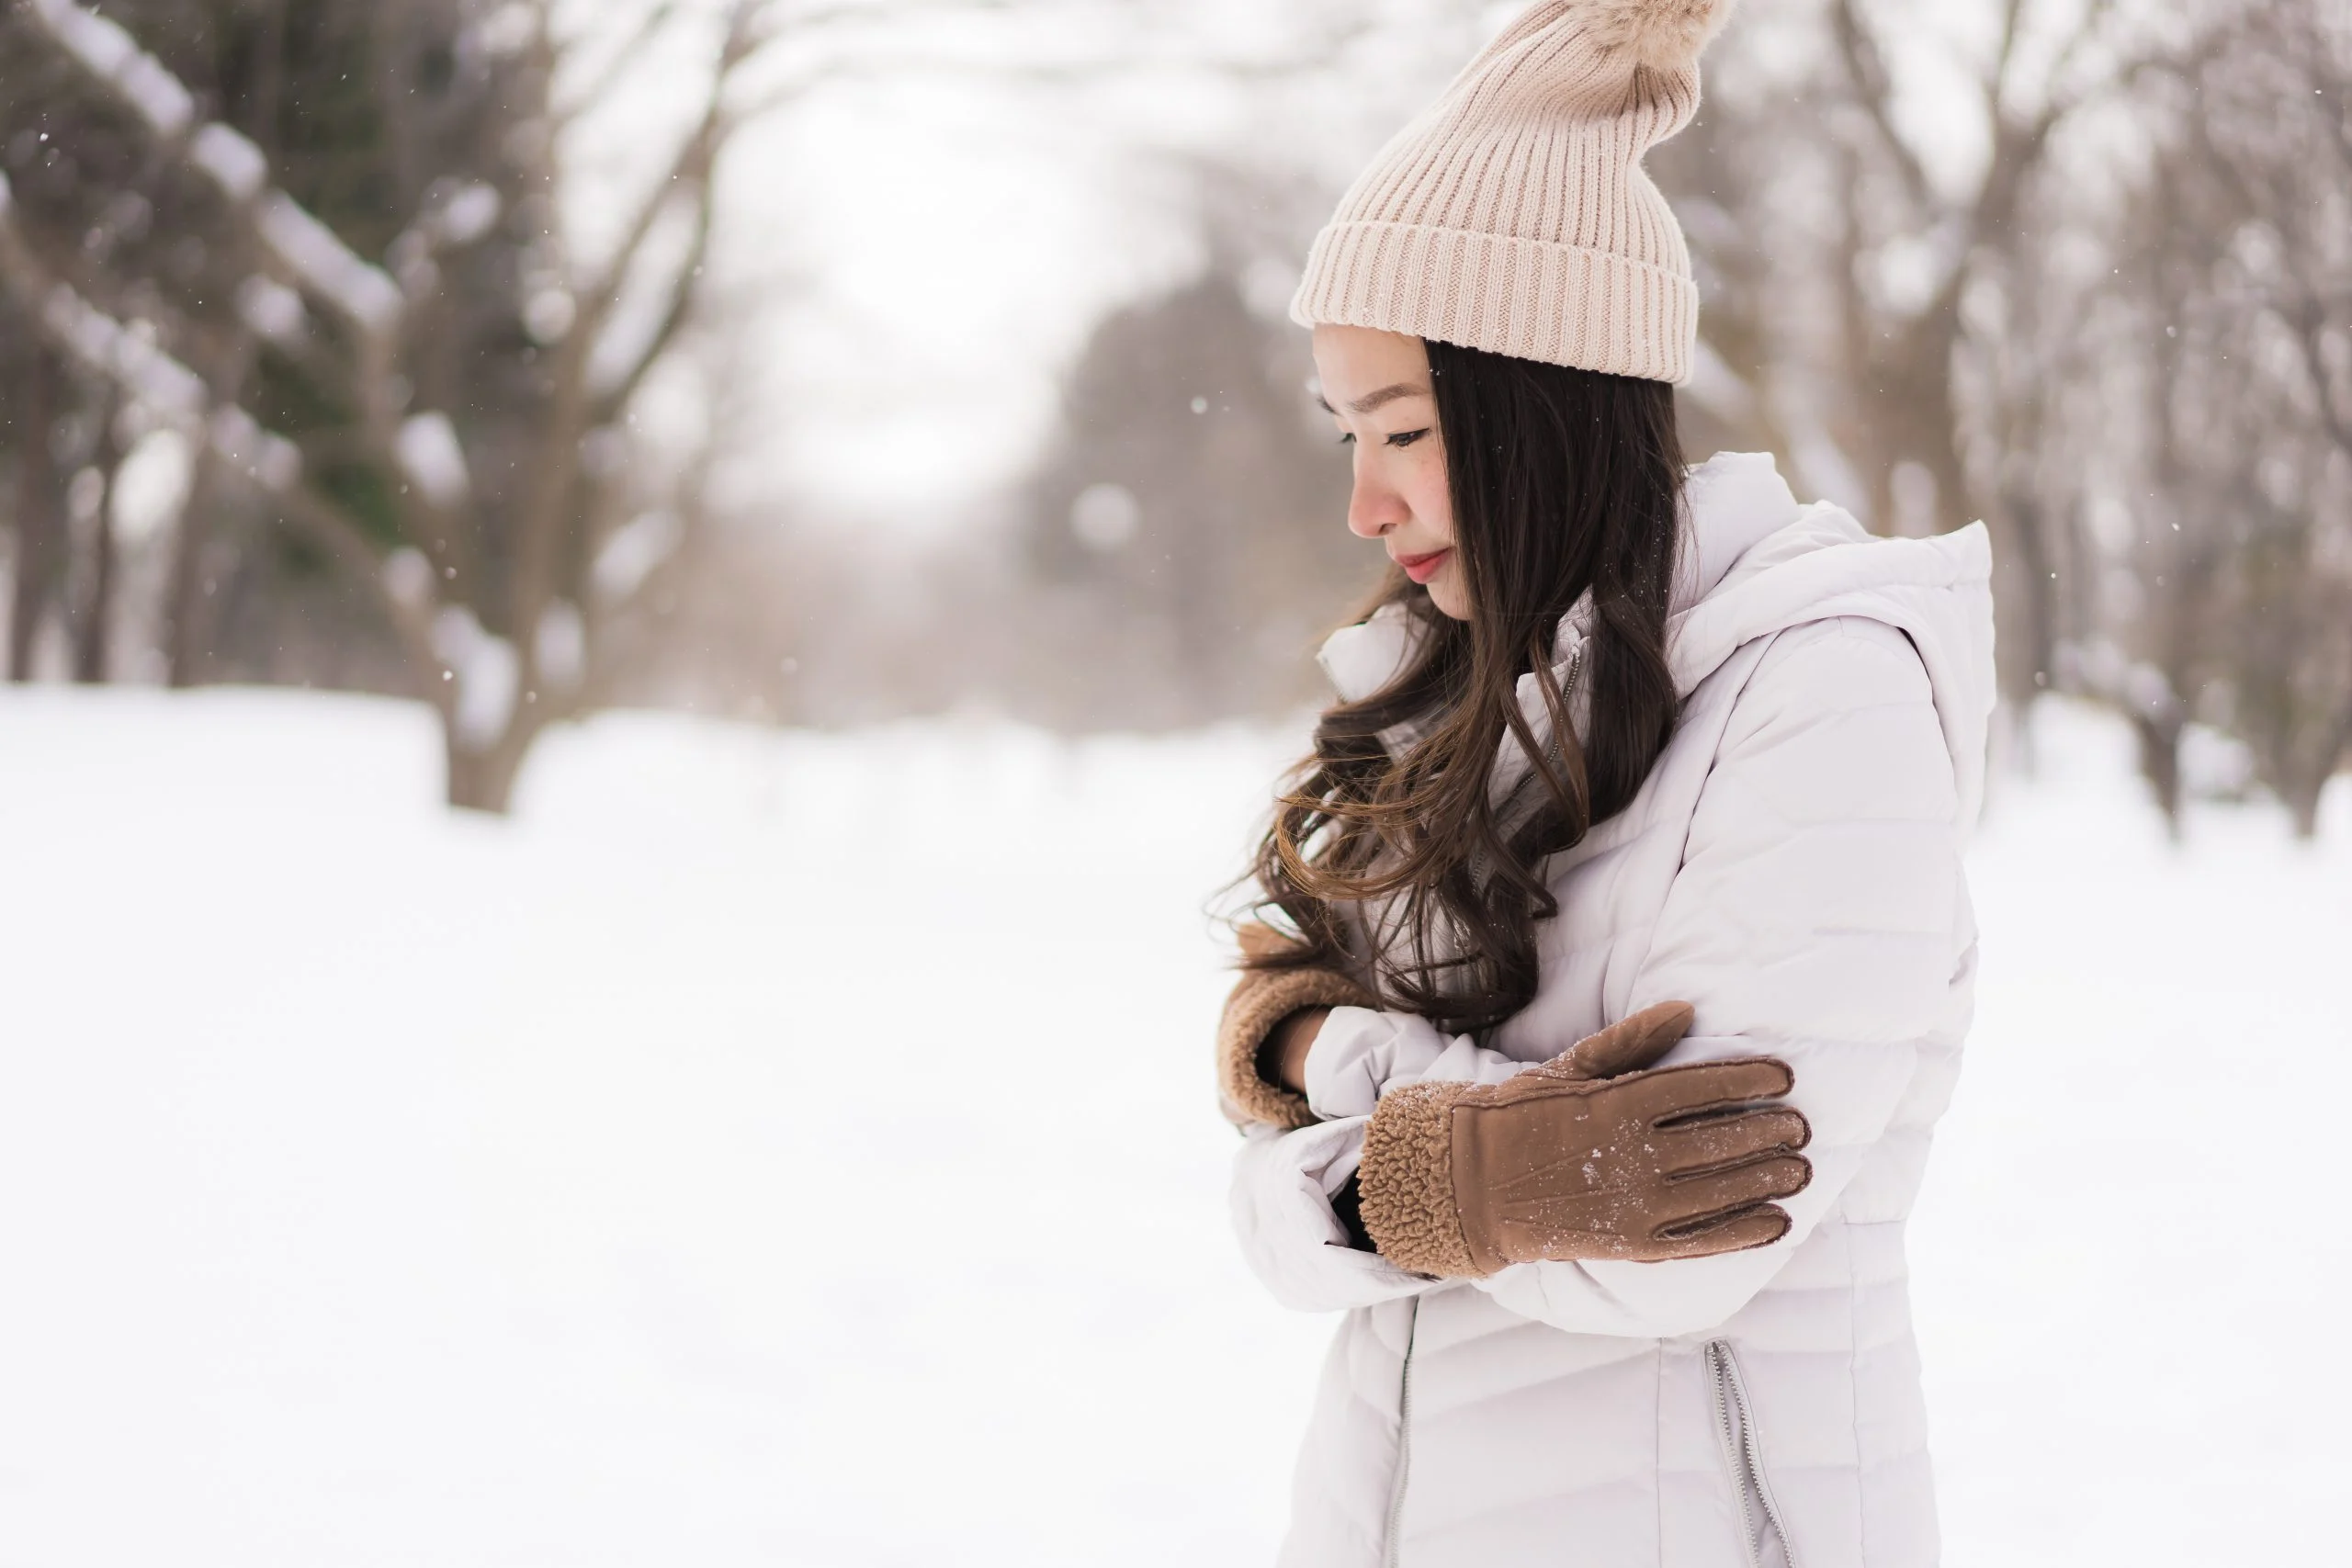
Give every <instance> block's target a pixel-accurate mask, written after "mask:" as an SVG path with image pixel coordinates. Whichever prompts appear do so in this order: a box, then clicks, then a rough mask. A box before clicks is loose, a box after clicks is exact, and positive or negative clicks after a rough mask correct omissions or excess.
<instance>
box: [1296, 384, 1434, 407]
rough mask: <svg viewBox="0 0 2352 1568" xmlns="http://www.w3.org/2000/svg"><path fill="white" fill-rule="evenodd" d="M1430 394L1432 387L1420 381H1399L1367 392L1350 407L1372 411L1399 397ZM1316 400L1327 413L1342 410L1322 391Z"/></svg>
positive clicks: (1423, 396) (1318, 393) (1424, 396)
mask: <svg viewBox="0 0 2352 1568" xmlns="http://www.w3.org/2000/svg"><path fill="white" fill-rule="evenodd" d="M1428 396H1430V389H1428V388H1427V387H1424V386H1422V385H1421V384H1420V383H1419V382H1417V381H1398V382H1396V383H1394V384H1392V385H1390V386H1386V387H1383V388H1381V389H1379V390H1378V391H1376V392H1366V393H1365V394H1364V395H1363V397H1361V398H1358V399H1357V400H1355V401H1354V402H1351V403H1350V404H1349V405H1348V407H1349V408H1350V409H1351V410H1352V411H1353V412H1357V413H1370V412H1372V411H1373V410H1374V409H1376V408H1379V407H1381V406H1382V405H1384V404H1386V403H1393V402H1395V401H1396V400H1397V399H1399V398H1412V397H1421V398H1426V397H1428ZM1315 400H1316V401H1317V402H1318V403H1320V404H1322V405H1323V412H1325V413H1328V414H1333V415H1336V414H1338V413H1339V412H1340V411H1339V410H1337V409H1335V408H1333V407H1332V406H1331V402H1330V400H1329V399H1328V398H1326V397H1324V396H1323V394H1321V393H1320V392H1317V394H1316V395H1315Z"/></svg>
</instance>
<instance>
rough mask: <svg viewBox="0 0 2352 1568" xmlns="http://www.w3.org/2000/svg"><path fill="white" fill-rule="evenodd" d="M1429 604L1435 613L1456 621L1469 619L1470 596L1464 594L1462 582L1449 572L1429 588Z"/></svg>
mask: <svg viewBox="0 0 2352 1568" xmlns="http://www.w3.org/2000/svg"><path fill="white" fill-rule="evenodd" d="M1429 595H1430V604H1434V605H1436V606H1437V612H1438V614H1439V615H1445V616H1448V617H1450V618H1451V619H1453V620H1457V621H1466V620H1468V619H1469V618H1470V595H1469V594H1467V593H1465V592H1463V589H1462V581H1461V580H1460V579H1459V578H1457V577H1455V576H1454V575H1453V572H1451V571H1449V572H1447V573H1446V574H1445V575H1444V576H1442V577H1441V578H1439V579H1438V580H1437V581H1434V582H1432V583H1430V586H1429Z"/></svg>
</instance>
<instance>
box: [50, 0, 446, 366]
mask: <svg viewBox="0 0 2352 1568" xmlns="http://www.w3.org/2000/svg"><path fill="white" fill-rule="evenodd" d="M26 10H27V13H28V15H29V16H30V17H32V18H33V20H34V21H35V22H36V23H37V24H38V25H39V26H40V28H42V29H43V30H44V31H46V32H47V33H48V35H49V36H50V38H51V40H53V41H54V42H55V43H56V44H57V46H58V47H59V48H60V49H61V50H62V51H64V52H65V53H66V54H67V55H68V56H69V57H70V58H71V59H73V61H74V62H75V63H76V64H77V65H79V66H81V67H82V69H83V70H85V72H87V73H89V74H90V75H91V76H92V77H93V78H95V79H96V81H97V82H98V83H99V84H100V85H103V86H105V87H107V88H108V89H110V90H111V91H112V92H113V93H114V95H115V96H116V97H117V98H119V100H121V102H122V103H123V104H124V105H125V106H126V107H129V108H130V110H131V112H132V113H134V114H135V115H137V116H138V117H139V118H140V120H141V122H142V123H143V124H145V125H146V127H147V128H148V130H150V131H152V132H153V134H154V136H155V137H156V139H157V140H158V141H163V142H164V143H165V144H167V145H168V146H170V147H172V148H173V149H174V150H175V151H176V152H179V154H180V155H181V156H182V157H183V158H185V159H186V160H187V164H188V165H189V167H191V168H193V169H194V170H196V171H197V172H198V174H200V175H203V176H204V177H205V178H206V179H207V180H209V182H211V184H212V185H213V186H214V187H215V188H217V189H218V190H219V191H220V194H221V195H222V196H223V197H226V198H227V199H228V200H229V202H230V203H231V205H232V206H233V207H235V208H237V209H239V210H240V211H244V212H250V213H251V214H252V215H253V221H254V232H255V236H256V237H257V238H258V239H259V241H260V242H261V244H262V246H263V248H264V249H265V250H266V251H267V252H268V253H269V254H270V255H271V256H273V257H274V258H275V259H276V260H277V264H278V265H280V266H282V267H283V268H285V270H286V271H287V272H288V274H290V275H291V276H293V278H294V279H295V280H296V281H297V282H299V283H300V284H301V285H302V286H303V287H304V288H308V289H309V290H310V291H311V293H313V294H315V295H317V296H319V297H320V298H321V299H325V300H326V301H327V302H328V303H329V304H331V305H333V306H334V308H335V309H336V310H339V311H341V312H342V313H343V314H344V315H345V316H346V317H348V318H349V319H350V320H351V321H353V322H354V323H355V324H356V325H357V326H358V328H359V329H360V331H361V332H363V333H368V335H369V336H371V337H375V338H379V339H381V338H385V337H389V336H390V334H391V333H393V332H395V331H396V330H397V329H398V328H399V325H400V321H401V311H402V310H403V309H404V307H405V303H406V302H405V301H404V299H402V298H401V291H400V288H398V287H397V286H396V285H395V284H394V283H393V282H392V280H391V279H390V277H389V276H385V274H384V271H383V269H382V268H380V267H378V266H375V265H370V264H369V263H368V262H367V261H366V260H364V259H363V258H362V257H361V256H360V255H359V254H357V253H356V252H355V251H353V250H352V249H351V247H350V246H348V245H346V244H345V243H343V241H342V239H341V238H340V237H339V236H337V235H336V233H335V232H334V230H332V229H330V228H328V227H327V226H326V225H325V224H324V223H322V222H320V221H319V220H318V219H316V218H314V217H312V216H311V214H310V213H309V212H308V211H306V210H305V209H303V208H302V207H301V205H300V203H298V202H296V201H295V200H294V198H293V197H289V196H288V195H287V194H286V193H285V192H284V191H282V190H277V189H275V188H273V187H272V186H270V185H269V183H268V179H269V165H268V160H267V159H266V158H265V157H264V156H263V155H262V152H261V149H259V148H257V147H255V146H254V144H253V143H252V142H251V141H247V140H246V139H245V138H244V137H243V136H241V135H239V134H238V133H237V132H236V131H235V130H231V129H230V128H229V127H228V126H226V125H223V124H221V123H220V122H219V121H217V120H208V121H206V122H205V123H203V124H202V125H198V124H197V123H196V97H195V95H194V94H192V93H190V92H189V91H188V90H187V86H186V85H183V84H182V83H181V82H180V80H179V79H178V78H177V77H175V76H174V75H173V74H172V73H171V72H170V71H169V70H167V69H166V68H165V67H164V64H163V62H160V61H158V60H157V59H156V58H155V57H154V56H153V55H152V54H149V53H147V52H146V51H143V50H141V48H140V47H139V45H138V44H137V43H136V42H134V41H133V40H132V39H131V37H130V34H129V33H127V32H125V31H124V30H123V29H122V28H120V27H119V26H117V25H116V24H115V23H113V22H110V21H107V19H106V18H105V17H99V16H96V15H95V14H93V13H91V12H89V11H86V10H85V9H83V8H82V7H81V6H77V5H74V4H73V3H72V0H27V4H26Z"/></svg>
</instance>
